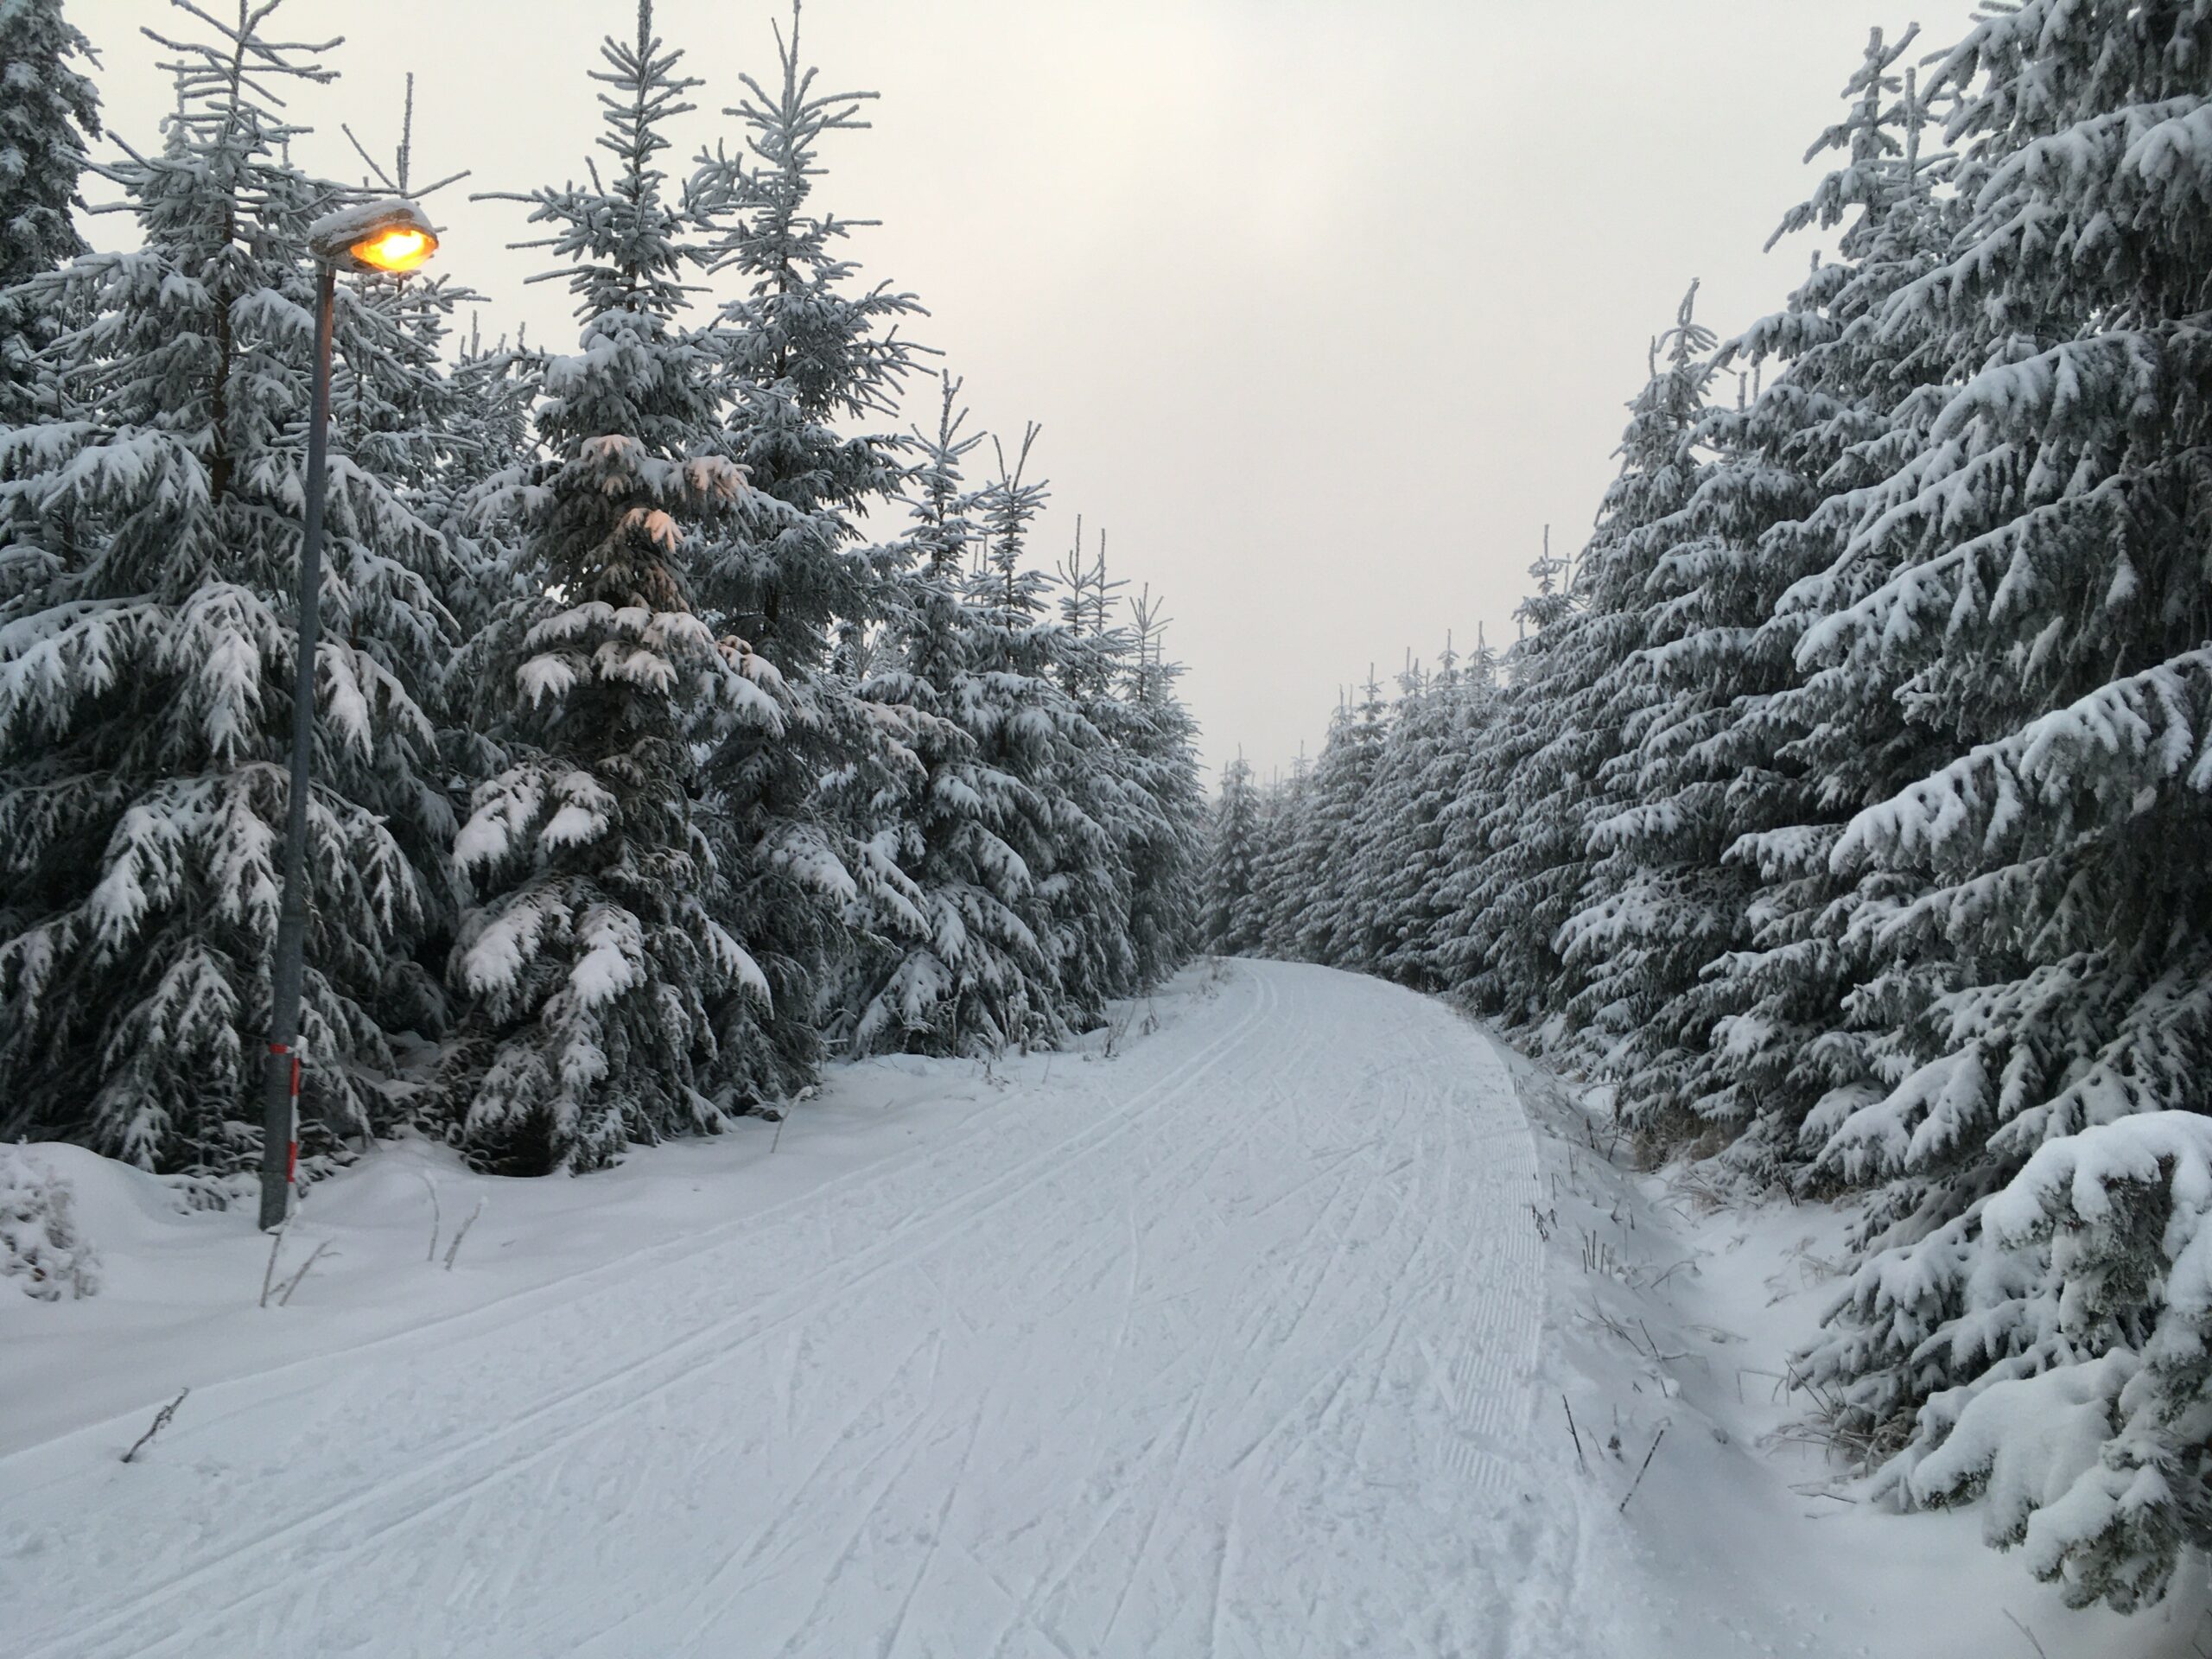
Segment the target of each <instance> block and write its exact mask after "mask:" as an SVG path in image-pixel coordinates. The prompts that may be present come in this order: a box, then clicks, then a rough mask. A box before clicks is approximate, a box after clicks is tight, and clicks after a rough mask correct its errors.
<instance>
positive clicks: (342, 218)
mask: <svg viewBox="0 0 2212 1659" xmlns="http://www.w3.org/2000/svg"><path fill="white" fill-rule="evenodd" d="M308 246H309V247H310V248H311V249H312V250H313V251H314V252H315V257H316V258H318V259H321V260H324V261H327V263H329V264H334V265H336V266H338V267H339V268H340V270H353V271H381V272H383V273H384V274H385V275H386V276H389V277H404V276H405V275H406V274H407V273H408V272H409V271H411V270H421V269H422V268H423V266H424V265H425V264H429V258H430V256H431V255H432V254H434V253H435V252H436V251H438V233H437V232H436V231H435V229H434V228H432V226H431V224H430V221H429V219H426V218H424V217H423V210H422V209H421V208H420V207H416V205H415V204H414V203H413V202H411V201H408V200H404V198H401V197H398V196H392V197H389V198H387V199H386V200H383V201H372V202H365V203H363V204H362V205H361V206H359V207H341V208H340V209H339V211H338V212H336V213H328V214H326V215H324V217H322V218H321V219H317V220H316V221H315V224H314V226H311V227H310V228H309V230H308Z"/></svg>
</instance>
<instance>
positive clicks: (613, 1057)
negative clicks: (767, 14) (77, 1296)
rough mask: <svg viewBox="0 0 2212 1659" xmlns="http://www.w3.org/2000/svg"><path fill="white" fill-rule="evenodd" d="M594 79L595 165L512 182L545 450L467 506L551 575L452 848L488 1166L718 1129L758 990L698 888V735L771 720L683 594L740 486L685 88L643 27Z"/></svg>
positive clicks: (514, 650) (757, 1018)
mask: <svg viewBox="0 0 2212 1659" xmlns="http://www.w3.org/2000/svg"><path fill="white" fill-rule="evenodd" d="M680 58H681V54H680V53H678V52H677V51H674V50H671V49H670V48H668V47H666V46H665V45H664V43H663V42H662V41H661V40H660V39H659V37H658V35H656V34H655V33H654V30H653V23H652V6H651V4H650V0H641V3H640V4H639V8H638V22H637V31H636V34H635V35H634V37H633V38H630V39H618V38H614V37H609V38H608V39H607V41H605V42H604V43H603V45H602V47H601V59H602V64H603V67H600V68H598V69H594V71H592V72H591V73H592V79H593V80H594V82H596V83H598V85H599V86H601V87H603V88H606V89H607V90H605V91H603V92H601V93H600V103H601V108H602V112H603V124H604V128H605V130H604V131H603V132H602V133H601V136H600V138H599V140H598V143H599V147H600V148H601V149H602V150H604V151H605V152H607V154H608V155H609V156H612V158H613V165H612V166H611V168H609V176H608V179H607V183H606V184H605V185H604V186H601V184H600V183H599V182H598V181H597V174H596V169H595V168H594V170H593V172H594V181H593V182H592V183H591V184H590V185H589V186H588V187H585V186H577V185H568V186H563V187H560V188H543V189H541V190H539V191H537V192H536V193H534V194H531V195H530V196H527V197H524V198H521V200H524V201H526V202H527V203H528V204H529V206H530V208H531V214H530V217H531V222H532V223H533V224H537V225H543V226H546V227H548V234H547V235H546V236H545V237H544V238H542V239H540V240H538V241H537V242H534V243H532V244H531V245H533V246H548V247H550V248H552V249H553V250H554V251H556V253H557V254H559V255H561V256H562V257H563V258H564V260H565V261H566V267H565V270H563V273H562V274H563V275H564V276H565V277H566V279H567V282H568V285H569V290H570V291H571V292H572V293H573V294H574V295H575V299H576V314H577V315H578V317H579V318H580V319H581V321H582V331H581V334H580V336H579V340H578V349H577V351H576V352H575V353H574V354H572V355H561V356H553V357H550V358H549V359H547V360H546V362H545V364H544V365H543V385H544V387H545V392H546V398H545V401H544V402H543V404H541V405H540V406H539V408H538V410H537V435H538V439H539V442H540V443H541V444H542V446H543V450H544V452H545V455H544V460H543V461H542V462H539V463H536V464H532V465H529V466H526V467H521V468H518V469H516V470H515V471H512V472H510V473H507V474H500V475H498V476H495V477H494V478H493V480H490V481H489V483H488V485H487V486H486V489H485V490H484V492H483V493H482V494H481V497H480V502H479V508H480V511H482V512H487V513H488V512H501V511H505V512H512V513H513V514H514V515H515V517H516V518H517V520H518V524H519V527H520V530H521V532H522V535H523V537H524V539H525V541H526V544H527V547H528V550H529V557H530V559H531V564H532V568H533V569H534V570H535V571H536V573H537V579H538V580H539V581H541V582H543V583H544V584H545V586H544V590H543V594H542V596H541V597H539V598H538V599H537V600H536V601H535V602H533V603H532V604H531V605H530V606H529V607H527V608H526V609H524V611H523V612H522V613H521V614H519V615H518V616H514V617H512V618H511V619H510V626H509V629H508V636H507V639H506V641H505V646H506V649H505V658H506V661H505V664H504V665H503V666H504V668H505V672H504V674H503V675H502V676H501V677H500V680H499V683H498V687H497V690H498V694H499V696H500V697H501V698H502V700H503V701H504V702H505V718H504V721H502V722H501V724H500V726H499V727H498V728H495V730H496V731H497V734H499V736H500V737H502V738H503V739H504V740H505V741H507V742H508V743H509V744H510V745H511V746H512V748H513V750H514V752H515V759H514V760H513V761H512V764H511V765H509V766H507V767H506V768H505V770H504V771H503V772H500V773H499V775H498V776H497V777H495V778H493V779H489V780H487V781H486V782H485V783H484V784H483V785H480V786H479V788H478V789H477V791H476V793H475V798H474V802H473V808H474V810H473V811H472V813H471V816H470V817H469V819H468V822H467V823H466V824H465V825H464V826H463V827H462V829H461V833H460V836H459V837H458V839H457V840H456V842H455V844H454V863H455V865H456V866H457V867H458V868H459V869H460V870H461V871H462V872H463V873H464V874H467V876H468V877H469V878H470V880H471V881H472V882H473V883H474V887H475V889H476V893H477V903H476V904H475V906H474V907H473V908H472V909H471V910H470V911H469V912H467V914H465V915H464V916H463V918H462V919H461V929H460V938H459V941H458V944H457V945H456V948H455V950H454V957H453V964H452V976H453V980H454V990H455V993H456V995H459V996H461V997H462V998H463V999H465V1000H466V1002H467V1013H466V1015H465V1018H464V1020H463V1021H462V1024H461V1032H460V1034H459V1038H458V1040H457V1042H456V1045H455V1048H454V1053H453V1054H452V1056H451V1057H450V1059H449V1063H448V1084H447V1089H448V1096H449V1098H450V1100H451V1102H452V1113H453V1119H452V1124H451V1133H452V1135H453V1136H454V1139H455V1140H456V1141H458V1142H459V1143H460V1144H461V1146H462V1147H465V1148H467V1151H468V1152H469V1154H470V1155H471V1156H472V1157H473V1158H474V1159H475V1160H478V1161H479V1162H480V1163H482V1164H484V1165H486V1166H489V1167H493V1168H499V1169H505V1170H512V1171H518V1172H531V1171H537V1170H545V1169H556V1168H559V1169H569V1170H577V1169H585V1168H589V1167H591V1166H594V1165H598V1164H602V1163H605V1162H607V1160H610V1159H612V1158H613V1157H615V1156H616V1155H617V1154H620V1151H621V1150H622V1149H623V1147H626V1146H627V1145H628V1144H630V1143H632V1142H634V1141H650V1140H653V1139H657V1138H658V1137H660V1136H663V1135H668V1134H671V1133H673V1132H677V1131H680V1130H694V1131H696V1130H699V1129H708V1128H715V1127H717V1126H719V1125H720V1124H721V1122H723V1121H724V1120H725V1118H726V1116H727V1115H728V1112H729V1110H730V1109H731V1108H732V1105H733V1103H743V1102H742V1100H741V1098H740V1097H739V1090H741V1089H742V1088H743V1086H744V1085H745V1084H747V1082H748V1081H749V1080H750V1078H751V1077H752V1075H753V1068H754V1064H755V1058H754V1051H755V1050H756V1049H757V1047H758V1046H759V1045H760V1041H761V1039H760V1026H761V1025H762V1024H763V1023H764V1022H765V1020H766V1018H767V1015H768V1012H769V1009H770V1007H771V999H772V993H771V988H770V986H769V982H768V981H767V979H766V977H765V976H764V975H763V974H762V971H761V969H760V965H759V963H757V962H756V961H755V959H754V957H753V955H752V954H751V953H750V952H749V951H748V950H747V947H746V944H744V943H743V942H742V941H741V939H740V938H737V937H734V936H733V934H732V933H731V931H729V930H728V927H726V926H725V925H723V923H722V921H721V919H719V918H717V917H716V915H715V913H714V912H713V911H712V910H711V909H710V908H709V899H710V898H711V896H712V895H713V892H714V883H715V870H714V866H713V858H712V854H711V853H710V851H709V846H708V842H707V837H706V836H705V835H704V833H703V832H702V829H700V827H699V825H698V823H696V816H695V811H694V808H693V804H692V798H693V795H694V793H695V791H696V790H697V788H698V784H697V780H696V774H697V766H696V760H695V757H694V751H693V738H694V734H696V732H697V731H699V730H700V729H701V728H702V727H704V726H706V725H708V724H709V723H716V724H720V725H721V726H723V727H725V728H728V729H731V730H742V731H747V732H749V733H756V734H759V739H760V741H764V742H767V741H774V739H775V737H776V736H777V734H779V732H780V731H781V730H782V728H783V727H784V726H785V721H786V714H785V706H786V699H785V696H784V694H783V691H782V688H781V682H780V680H779V676H778V675H777V673H776V671H775V670H774V669H773V668H772V667H771V666H770V665H769V664H766V662H764V661H763V660H762V659H761V658H760V657H758V656H757V655H755V654H754V653H753V652H752V651H750V650H749V649H748V648H747V646H746V645H744V643H743V642H741V641H739V640H734V639H716V637H715V634H714V633H713V632H711V631H710V630H709V627H708V626H707V625H706V623H705V622H703V621H702V620H701V619H700V617H699V615H698V613H697V612H696V609H695V608H694V603H693V599H692V582H691V565H692V563H693V560H694V558H695V556H696V554H697V552H698V550H699V549H700V547H701V545H702V542H704V541H705V540H706V538H707V537H709V536H711V535H713V534H714V533H715V532H716V531H717V530H718V529H719V527H720V526H721V524H722V523H724V522H725V521H727V520H728V518H731V517H733V516H734V514H736V513H737V512H739V511H740V510H741V508H742V507H743V506H744V505H746V501H747V484H746V482H745V478H744V474H743V471H742V469H741V467H738V466H737V465H736V464H735V463H734V462H733V461H730V460H729V459H728V457H727V456H726V455H725V454H721V453H720V449H721V444H720V442H719V435H720V412H721V411H720V407H719V404H718V400H717V396H716V388H717V380H716V374H715V371H716V366H717V365H716V361H715V356H714V354H713V353H712V352H711V351H710V350H709V346H708V345H707V344H706V343H705V342H702V340H700V339H699V338H698V337H697V336H696V334H695V333H694V332H693V331H691V330H690V329H688V328H687V327H684V326H683V321H682V320H681V314H682V312H683V307H684V303H685V299H686V295H687V289H686V285H685V281H684V278H685V277H686V274H687V272H689V271H691V270H696V269H697V268H698V267H699V266H700V265H702V264H703V263H704V262H705V259H706V257H707V255H706V251H705V250H704V248H703V247H702V245H701V244H700V242H699V240H698V238H699V236H700V233H701V229H702V227H701V226H700V225H699V224H698V222H697V220H696V217H695V215H694V214H693V213H692V211H691V207H690V202H689V201H688V200H685V199H684V198H683V197H681V196H676V197H671V193H670V190H669V188H668V183H667V180H666V177H665V175H664V173H663V171H662V169H661V168H660V166H659V164H658V159H659V156H660V155H661V153H662V152H663V151H664V150H665V149H667V148H668V144H669V140H668V138H667V137H666V136H665V133H664V126H665V124H667V123H668V122H669V121H671V119H673V118H675V117H677V116H678V115H680V114H682V113H683V111H685V110H686V109H688V108H689V107H690V106H689V105H687V104H686V103H685V102H684V94H685V92H687V91H688V90H690V87H692V86H695V85H696V82H694V81H691V80H689V79H685V78H683V76H681V75H679V74H678V73H677V64H678V62H679V60H680Z"/></svg>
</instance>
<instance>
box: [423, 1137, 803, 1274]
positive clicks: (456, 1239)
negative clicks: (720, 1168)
mask: <svg viewBox="0 0 2212 1659" xmlns="http://www.w3.org/2000/svg"><path fill="white" fill-rule="evenodd" d="M778 1127H779V1128H780V1127H781V1125H779V1126H778ZM483 1213H484V1200H483V1199H481V1198H479V1199H477V1200H476V1207H475V1208H474V1210H472V1211H469V1212H468V1219H467V1221H464V1222H462V1223H461V1230H460V1231H459V1232H457V1233H455V1234H454V1236H453V1243H451V1244H449V1245H448V1246H447V1247H446V1271H447V1272H448V1273H451V1272H452V1271H453V1259H454V1257H455V1256H457V1255H460V1254H461V1240H462V1239H464V1238H467V1236H468V1230H469V1229H470V1228H472V1227H474V1225H475V1224H476V1217H479V1216H480V1215H482V1214H483Z"/></svg>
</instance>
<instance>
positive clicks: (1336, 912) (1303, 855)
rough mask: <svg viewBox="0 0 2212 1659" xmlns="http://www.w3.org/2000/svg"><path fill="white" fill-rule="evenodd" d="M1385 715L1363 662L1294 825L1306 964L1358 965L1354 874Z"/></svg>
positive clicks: (1360, 922)
mask: <svg viewBox="0 0 2212 1659" xmlns="http://www.w3.org/2000/svg"><path fill="white" fill-rule="evenodd" d="M1389 715H1390V705H1389V702H1388V701H1387V700H1386V699H1385V698H1384V696H1383V685H1382V682H1381V681H1379V680H1377V679H1376V677H1375V671H1374V670H1373V668H1371V667H1370V669H1369V670H1368V674H1367V678H1366V679H1365V680H1363V682H1361V685H1360V696H1359V702H1357V704H1356V705H1354V704H1349V703H1346V704H1339V705H1338V711H1337V717H1336V719H1335V720H1334V721H1332V722H1331V724H1330V727H1329V734H1328V738H1327V741H1325V742H1324V743H1323V745H1322V747H1321V757H1320V759H1319V760H1317V761H1316V762H1315V763H1314V766H1313V781H1312V784H1311V785H1310V787H1309V789H1308V791H1307V794H1306V799H1305V802H1304V808H1305V811H1304V817H1303V821H1302V822H1301V823H1300V825H1299V846H1300V852H1299V859H1298V862H1299V865H1300V870H1301V872H1302V873H1304V874H1306V885H1305V888H1304V891H1303V893H1301V894H1300V898H1299V899H1298V901H1297V902H1298V904H1299V906H1300V915H1299V918H1298V920H1297V923H1296V927H1297V931H1296V936H1295V946H1294V949H1295V951H1296V954H1297V955H1298V956H1299V957H1302V958H1303V959H1304V960H1306V961H1307V962H1323V963H1338V964H1341V965H1342V966H1344V967H1347V968H1354V967H1360V966H1363V965H1364V963H1365V958H1364V956H1363V947H1364V946H1365V944H1366V942H1367V927H1366V918H1365V917H1364V915H1363V913H1362V912H1361V911H1360V909H1359V887H1358V883H1357V879H1356V878H1357V872H1358V870H1359V868H1360V865H1361V861H1362V860H1363V855H1364V854H1365V852H1366V850H1367V848H1368V845H1369V843H1370V839H1371V832H1372V829H1373V824H1372V822H1371V820H1370V818H1369V817H1368V813H1367V798H1368V791H1369V790H1370V789H1371V788H1372V787H1373V785H1374V782H1375V772H1376V767H1377V766H1380V765H1381V764H1382V760H1383V744H1384V742H1385V741H1386V739H1387V737H1388V734H1389Z"/></svg>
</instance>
